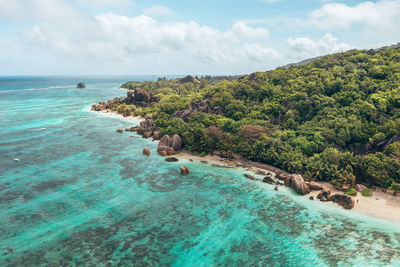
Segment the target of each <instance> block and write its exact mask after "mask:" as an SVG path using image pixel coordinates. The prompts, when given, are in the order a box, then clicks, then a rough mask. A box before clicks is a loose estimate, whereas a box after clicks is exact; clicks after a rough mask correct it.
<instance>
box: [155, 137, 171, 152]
mask: <svg viewBox="0 0 400 267" xmlns="http://www.w3.org/2000/svg"><path fill="white" fill-rule="evenodd" d="M169 139H171V138H170V137H169V135H164V136H163V137H162V138H161V139H160V142H159V143H158V148H157V152H159V153H160V152H161V151H165V152H167V150H168V147H169Z"/></svg>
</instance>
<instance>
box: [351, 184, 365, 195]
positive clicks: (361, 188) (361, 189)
mask: <svg viewBox="0 0 400 267" xmlns="http://www.w3.org/2000/svg"><path fill="white" fill-rule="evenodd" d="M366 188H367V187H366V186H365V185H362V184H356V185H355V186H354V189H355V190H357V192H360V193H362V192H363V191H364V190H365V189H366Z"/></svg>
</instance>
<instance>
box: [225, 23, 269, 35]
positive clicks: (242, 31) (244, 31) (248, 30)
mask: <svg viewBox="0 0 400 267" xmlns="http://www.w3.org/2000/svg"><path fill="white" fill-rule="evenodd" d="M232 29H233V31H234V33H235V34H237V35H239V36H244V37H260V38H268V37H269V32H268V30H267V29H265V28H262V27H257V28H252V27H250V26H247V24H246V23H245V22H242V21H239V22H237V23H235V24H234V25H233V27H232Z"/></svg>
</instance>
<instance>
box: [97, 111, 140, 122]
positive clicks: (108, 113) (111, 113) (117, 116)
mask: <svg viewBox="0 0 400 267" xmlns="http://www.w3.org/2000/svg"><path fill="white" fill-rule="evenodd" d="M90 111H92V112H96V113H98V114H101V115H104V116H107V117H110V118H115V119H125V120H129V121H133V122H136V123H140V122H141V121H144V118H143V117H140V116H137V117H135V116H128V117H124V116H122V114H120V113H118V112H117V111H113V110H103V111H94V110H90Z"/></svg>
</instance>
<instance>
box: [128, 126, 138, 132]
mask: <svg viewBox="0 0 400 267" xmlns="http://www.w3.org/2000/svg"><path fill="white" fill-rule="evenodd" d="M138 129H139V126H134V127H131V128H129V131H130V132H136V131H137V130H138Z"/></svg>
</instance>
